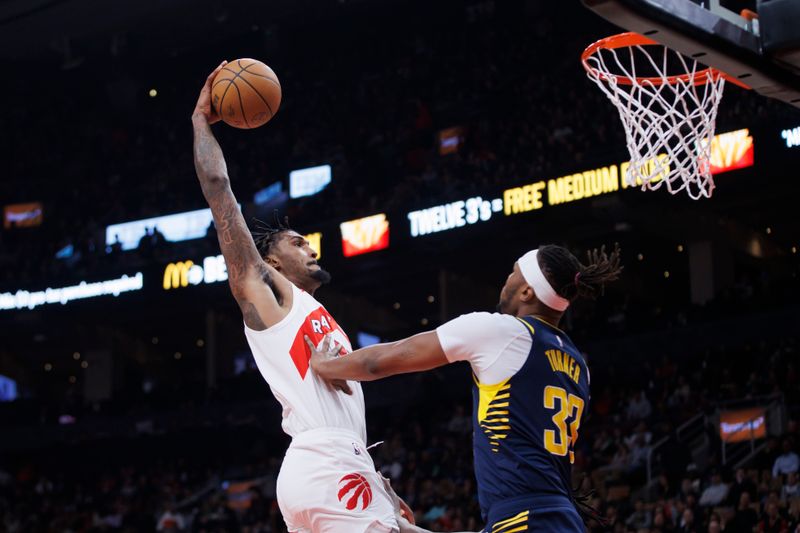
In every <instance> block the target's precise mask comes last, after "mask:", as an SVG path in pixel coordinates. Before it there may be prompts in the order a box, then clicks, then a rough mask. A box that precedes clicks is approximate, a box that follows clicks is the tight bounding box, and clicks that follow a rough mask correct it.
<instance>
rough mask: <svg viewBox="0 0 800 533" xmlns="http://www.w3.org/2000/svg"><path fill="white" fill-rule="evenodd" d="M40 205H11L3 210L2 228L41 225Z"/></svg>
mask: <svg viewBox="0 0 800 533" xmlns="http://www.w3.org/2000/svg"><path fill="white" fill-rule="evenodd" d="M43 212H44V210H43V208H42V204H41V203H39V202H29V203H25V204H11V205H7V206H5V208H4V209H3V227H4V228H5V229H9V228H26V227H33V226H39V225H41V224H42V213H43Z"/></svg>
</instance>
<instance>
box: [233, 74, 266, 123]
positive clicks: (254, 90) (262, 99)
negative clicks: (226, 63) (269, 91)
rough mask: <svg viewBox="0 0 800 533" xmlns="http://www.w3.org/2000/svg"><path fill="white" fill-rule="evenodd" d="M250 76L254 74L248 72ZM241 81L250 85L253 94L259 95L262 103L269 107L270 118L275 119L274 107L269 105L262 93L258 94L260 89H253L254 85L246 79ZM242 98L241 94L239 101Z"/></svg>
mask: <svg viewBox="0 0 800 533" xmlns="http://www.w3.org/2000/svg"><path fill="white" fill-rule="evenodd" d="M244 72H247V71H246V70H245V71H244ZM248 74H252V72H248ZM239 79H240V80H242V81H243V82H245V83H246V84H247V85H248V86H249V87H250V88H251V89H253V92H254V93H256V94H257V95H258V97H259V98H261V101H262V102H264V105H265V106H267V109H268V110H269V118H272V117H274V116H275V113H274V112H273V111H272V106H271V105H269V102H267V99H266V98H264V97H263V96H262V95H261V93H260V92H258V89H256V88H255V87H253V84H252V83H250V82H249V81H247V80H246V79H244V78H241V77H240V78H239ZM237 90H238V88H237ZM241 97H242V96H241V94H240V95H239V99H241Z"/></svg>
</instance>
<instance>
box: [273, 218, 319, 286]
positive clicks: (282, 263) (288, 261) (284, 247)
mask: <svg viewBox="0 0 800 533" xmlns="http://www.w3.org/2000/svg"><path fill="white" fill-rule="evenodd" d="M271 253H272V254H273V255H274V256H275V258H276V259H277V260H278V266H279V267H278V270H279V271H280V272H282V273H283V275H284V276H286V277H287V278H289V279H291V280H292V281H295V282H302V281H306V280H314V281H317V282H319V283H327V282H328V281H330V279H331V275H330V274H329V273H328V272H327V271H326V270H324V269H323V268H322V267H320V266H319V264H318V263H317V252H315V251H314V249H313V248H311V246H310V245H309V244H308V241H307V240H306V239H305V237H303V236H302V235H300V234H299V233H297V232H296V231H287V232H286V233H285V234H284V235H283V238H281V239H280V241H278V242H277V243H275V245H274V249H273V252H271Z"/></svg>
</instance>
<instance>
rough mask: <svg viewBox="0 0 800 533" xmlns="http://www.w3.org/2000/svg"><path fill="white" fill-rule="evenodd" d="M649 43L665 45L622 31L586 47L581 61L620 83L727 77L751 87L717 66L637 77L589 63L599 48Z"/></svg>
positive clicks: (604, 77)
mask: <svg viewBox="0 0 800 533" xmlns="http://www.w3.org/2000/svg"><path fill="white" fill-rule="evenodd" d="M649 45H657V46H664V45H662V44H661V43H659V42H658V41H654V40H653V39H650V38H648V37H645V36H644V35H641V34H638V33H635V32H627V33H620V34H617V35H612V36H610V37H606V38H604V39H600V40H599V41H595V42H593V43H592V44H590V45H589V46H587V47H586V50H584V51H583V53H582V54H581V63H583V68H585V69H586V72H588V73H590V74H591V75H592V76H594V77H596V78H598V79H601V80H609V79H613V80H614V81H616V82H617V83H618V84H620V85H634V84H643V83H650V84H652V85H663V84H664V83H668V84H670V85H674V84H676V83H678V82H679V81H680V82H683V83H692V84H694V85H705V84H706V83H708V82H709V81H710V80H715V81H716V80H718V79H719V78H725V80H727V81H729V82H731V83H733V84H735V85H738V86H739V87H742V88H743V89H749V88H750V87H748V86H747V85H745V84H744V83H742V82H741V81H739V80H737V79H736V78H734V77H731V76H729V75H728V74H725V73H724V72H722V71H721V70H717V69H715V68H711V67H708V68H704V69H703V70H698V71H697V72H695V73H694V74H691V73H686V74H678V75H675V76H653V77H637V78H629V77H628V76H619V75H616V74H603V73H602V72H600V71H599V70H597V69H596V68H594V67H593V66H592V65H590V64H589V58H590V57H591V56H593V55H594V54H595V53H596V52H597V51H598V50H615V49H617V48H630V47H632V46H649Z"/></svg>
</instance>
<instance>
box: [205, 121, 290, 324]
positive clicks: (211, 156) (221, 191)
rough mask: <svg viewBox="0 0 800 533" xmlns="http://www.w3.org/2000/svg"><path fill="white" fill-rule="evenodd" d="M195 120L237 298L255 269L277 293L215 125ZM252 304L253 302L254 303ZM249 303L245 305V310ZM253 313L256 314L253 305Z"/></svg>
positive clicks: (209, 192) (208, 191) (209, 194)
mask: <svg viewBox="0 0 800 533" xmlns="http://www.w3.org/2000/svg"><path fill="white" fill-rule="evenodd" d="M193 122H194V166H195V170H196V171H197V179H198V180H199V181H200V187H201V188H202V190H203V196H205V198H206V201H207V202H208V205H209V207H211V213H212V214H213V215H214V224H215V225H216V227H217V237H218V238H219V246H220V249H221V250H222V255H223V256H224V257H225V263H226V264H227V267H228V280H229V283H230V286H231V290H232V291H233V293H234V296H236V297H237V300H238V299H239V298H240V297H241V292H240V291H241V288H242V286H243V282H244V281H245V280H246V279H247V274H248V272H250V270H251V269H253V268H256V269H258V270H257V271H256V272H257V273H258V274H259V278H261V279H262V280H264V282H265V283H266V284H267V285H268V286H269V287H270V288H271V289H272V291H273V293H275V296H276V297H278V292H277V291H276V289H275V285H274V283H273V281H272V279H271V277H270V276H269V271H268V270H267V268H266V266H264V264H263V260H262V259H261V256H260V255H259V253H258V250H257V249H256V245H255V243H254V242H253V237H252V235H251V234H250V230H249V229H248V228H247V224H246V223H245V221H244V217H243V216H242V213H241V211H240V210H239V205H238V204H237V202H236V197H234V195H233V191H231V187H230V182H229V180H228V169H227V166H226V165H225V158H224V156H223V155H222V149H221V148H220V146H219V143H217V140H216V139H215V138H214V135H213V133H211V128H210V126H209V125H208V123H207V122H205V121H204V120H195V121H193ZM251 307H252V304H251ZM244 309H245V306H242V310H243V312H244ZM252 313H254V314H255V313H256V311H255V308H254V307H253V308H252Z"/></svg>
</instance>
